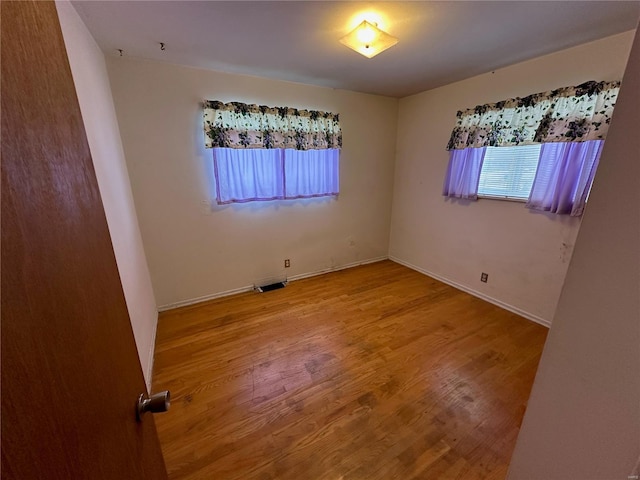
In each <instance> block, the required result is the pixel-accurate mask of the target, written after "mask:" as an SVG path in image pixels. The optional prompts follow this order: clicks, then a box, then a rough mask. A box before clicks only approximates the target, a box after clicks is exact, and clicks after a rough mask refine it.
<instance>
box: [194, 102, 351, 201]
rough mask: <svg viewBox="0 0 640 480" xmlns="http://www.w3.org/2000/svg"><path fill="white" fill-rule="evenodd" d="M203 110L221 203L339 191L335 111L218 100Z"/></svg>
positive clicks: (339, 134) (339, 137)
mask: <svg viewBox="0 0 640 480" xmlns="http://www.w3.org/2000/svg"><path fill="white" fill-rule="evenodd" d="M203 113H204V133H205V147H206V148H211V149H213V162H214V171H215V182H216V192H217V193H216V196H217V198H216V200H217V202H218V203H219V204H225V203H236V202H254V201H265V200H278V199H280V200H285V199H294V198H312V197H324V196H336V195H338V191H339V188H338V171H339V165H338V163H339V159H340V149H341V148H342V131H341V129H340V116H339V115H338V114H337V113H336V114H334V113H330V112H321V111H319V110H299V109H297V108H289V107H268V106H266V105H248V104H246V103H240V102H230V103H222V102H219V101H216V100H208V101H205V103H204V112H203Z"/></svg>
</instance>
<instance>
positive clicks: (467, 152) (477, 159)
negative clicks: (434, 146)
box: [442, 147, 486, 200]
mask: <svg viewBox="0 0 640 480" xmlns="http://www.w3.org/2000/svg"><path fill="white" fill-rule="evenodd" d="M485 152H486V147H483V148H465V149H463V150H450V156H449V166H448V167H447V174H446V176H445V179H444V185H443V187H442V195H444V196H445V197H453V198H465V199H468V200H477V199H478V183H479V182H480V170H481V169H482V162H483V160H484V154H485Z"/></svg>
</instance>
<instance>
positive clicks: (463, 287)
mask: <svg viewBox="0 0 640 480" xmlns="http://www.w3.org/2000/svg"><path fill="white" fill-rule="evenodd" d="M389 260H393V261H394V262H396V263H399V264H400V265H404V266H405V267H408V268H410V269H411V270H415V271H416V272H420V273H422V274H424V275H427V276H428V277H431V278H435V279H436V280H439V281H441V282H443V283H446V284H447V285H451V286H452V287H454V288H457V289H458V290H462V291H463V292H466V293H468V294H470V295H473V296H474V297H478V298H481V299H482V300H486V301H487V302H489V303H493V304H494V305H497V306H498V307H501V308H504V309H505V310H508V311H510V312H513V313H515V314H517V315H520V316H521V317H524V318H526V319H527V320H531V321H532V322H536V323H539V324H540V325H544V326H545V327H547V328H549V327H551V322H550V321H549V320H545V319H544V318H542V317H539V316H537V315H534V314H532V313H529V312H526V311H524V310H522V309H520V308H518V307H514V306H513V305H509V304H508V303H505V302H503V301H502V300H498V299H497V298H493V297H490V296H489V295H487V294H485V293H482V292H478V291H477V290H474V289H472V288H469V287H467V286H466V285H462V284H460V283H457V282H454V281H453V280H449V279H448V278H445V277H443V276H441V275H438V274H437V273H433V272H430V271H428V270H425V269H424V268H420V267H417V266H415V265H412V264H411V263H409V262H405V261H404V260H401V259H399V258H397V257H394V256H392V255H390V256H389Z"/></svg>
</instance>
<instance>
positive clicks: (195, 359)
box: [153, 261, 547, 480]
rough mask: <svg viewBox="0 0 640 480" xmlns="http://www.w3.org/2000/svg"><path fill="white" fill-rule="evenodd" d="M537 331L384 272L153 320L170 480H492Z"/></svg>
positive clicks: (533, 356)
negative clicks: (165, 403) (167, 398)
mask: <svg viewBox="0 0 640 480" xmlns="http://www.w3.org/2000/svg"><path fill="white" fill-rule="evenodd" d="M546 334H547V329H546V328H545V327H543V326H540V325H538V324H536V323H533V322H530V321H528V320H525V319H523V318H521V317H519V316H517V315H514V314H512V313H510V312H507V311H505V310H502V309H500V308H498V307H496V306H494V305H491V304H489V303H487V302H484V301H482V300H480V299H478V298H475V297H472V296H470V295H468V294H466V293H463V292H461V291H459V290H456V289H454V288H452V287H450V286H448V285H445V284H443V283H440V282H438V281H436V280H433V279H431V278H429V277H426V276H424V275H422V274H420V273H417V272H415V271H413V270H410V269H408V268H406V267H404V266H401V265H398V264H396V263H394V262H391V261H384V262H379V263H374V264H370V265H364V266H361V267H356V268H352V269H348V270H342V271H339V272H334V273H330V274H326V275H323V276H318V277H313V278H309V279H305V280H299V281H296V282H292V283H290V284H289V285H288V286H287V287H286V288H284V289H280V290H275V291H271V292H267V293H261V294H259V293H245V294H240V295H236V296H233V297H226V298H223V299H218V300H214V301H211V302H208V303H203V304H199V305H196V306H192V307H184V308H180V309H176V310H172V311H169V312H165V313H162V314H161V315H160V320H159V326H158V339H157V347H156V357H155V372H154V378H153V383H154V390H155V391H158V390H165V389H168V390H171V394H172V405H171V410H170V411H169V412H168V413H166V414H161V415H156V416H155V420H156V424H157V427H158V433H159V436H160V441H161V444H162V449H163V453H164V456H165V461H166V464H167V468H168V470H169V476H170V478H171V479H216V480H234V479H238V480H239V479H243V480H249V479H255V480H270V479H292V480H293V479H295V480H301V479H305V480H306V479H309V480H316V479H317V480H320V479H326V480H347V479H367V480H373V479H385V480H389V479H402V480H409V479H413V478H415V479H437V480H440V479H458V478H460V479H471V480H473V479H504V477H505V475H506V471H507V467H508V463H509V459H510V457H511V453H512V451H513V447H514V444H515V439H516V436H517V434H518V430H519V427H520V423H521V421H522V416H523V414H524V410H525V405H526V403H527V399H528V397H529V392H530V389H531V384H532V382H533V378H534V375H535V371H536V368H537V365H538V361H539V358H540V354H541V352H542V347H543V344H544V341H545V338H546Z"/></svg>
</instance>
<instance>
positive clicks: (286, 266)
mask: <svg viewBox="0 0 640 480" xmlns="http://www.w3.org/2000/svg"><path fill="white" fill-rule="evenodd" d="M290 266H291V261H290V260H289V259H288V258H287V259H285V261H284V268H289V267H290Z"/></svg>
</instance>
